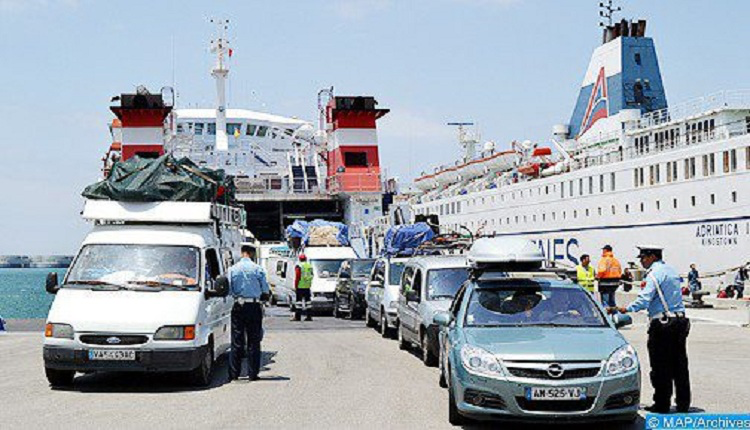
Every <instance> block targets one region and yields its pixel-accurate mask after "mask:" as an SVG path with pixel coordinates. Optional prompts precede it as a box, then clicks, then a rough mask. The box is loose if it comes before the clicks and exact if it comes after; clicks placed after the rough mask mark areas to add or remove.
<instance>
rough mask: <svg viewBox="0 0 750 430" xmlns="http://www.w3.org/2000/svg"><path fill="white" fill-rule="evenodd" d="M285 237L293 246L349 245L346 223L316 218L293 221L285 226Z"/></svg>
mask: <svg viewBox="0 0 750 430" xmlns="http://www.w3.org/2000/svg"><path fill="white" fill-rule="evenodd" d="M286 237H287V239H288V240H289V242H290V243H291V244H292V247H293V248H299V246H300V245H305V246H349V228H348V227H347V226H346V224H342V223H340V222H333V221H325V220H322V219H316V220H313V221H310V222H308V221H300V220H297V221H295V222H294V223H293V224H292V225H290V226H288V227H287V228H286Z"/></svg>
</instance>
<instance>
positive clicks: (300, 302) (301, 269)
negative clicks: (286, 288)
mask: <svg viewBox="0 0 750 430" xmlns="http://www.w3.org/2000/svg"><path fill="white" fill-rule="evenodd" d="M298 259H299V264H297V267H295V268H294V292H295V295H296V296H297V300H296V304H295V306H294V309H293V310H292V321H300V320H301V319H302V314H303V313H304V314H305V321H312V315H311V313H310V306H311V304H310V301H311V300H312V294H311V293H310V287H312V281H313V267H312V264H310V262H309V261H307V257H305V254H300V255H299V257H298Z"/></svg>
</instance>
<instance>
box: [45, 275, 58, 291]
mask: <svg viewBox="0 0 750 430" xmlns="http://www.w3.org/2000/svg"><path fill="white" fill-rule="evenodd" d="M44 287H45V289H46V290H47V292H48V293H50V294H57V292H58V291H59V290H60V285H59V282H58V281H57V272H49V273H47V283H46V285H45V286H44Z"/></svg>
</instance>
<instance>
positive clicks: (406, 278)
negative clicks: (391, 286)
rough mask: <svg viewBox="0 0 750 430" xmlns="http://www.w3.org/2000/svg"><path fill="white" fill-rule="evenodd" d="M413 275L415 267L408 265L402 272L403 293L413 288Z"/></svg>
mask: <svg viewBox="0 0 750 430" xmlns="http://www.w3.org/2000/svg"><path fill="white" fill-rule="evenodd" d="M412 275H414V268H413V267H407V268H405V269H404V272H403V273H402V274H401V294H406V292H407V291H409V290H411V281H412Z"/></svg>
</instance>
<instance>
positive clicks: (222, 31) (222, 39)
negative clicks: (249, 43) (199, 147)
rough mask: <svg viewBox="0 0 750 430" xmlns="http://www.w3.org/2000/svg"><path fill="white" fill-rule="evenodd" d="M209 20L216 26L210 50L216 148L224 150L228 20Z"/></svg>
mask: <svg viewBox="0 0 750 430" xmlns="http://www.w3.org/2000/svg"><path fill="white" fill-rule="evenodd" d="M211 22H212V23H214V24H216V27H217V35H216V39H213V40H211V52H212V53H214V54H216V65H215V66H214V68H213V70H211V76H213V77H214V78H215V79H216V150H217V151H226V150H228V149H229V140H228V139H227V108H226V80H227V75H229V69H228V68H226V64H225V58H224V56H225V55H226V56H228V57H231V55H232V50H231V49H229V41H228V40H227V39H226V31H227V29H228V27H229V20H228V19H212V20H211Z"/></svg>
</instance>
